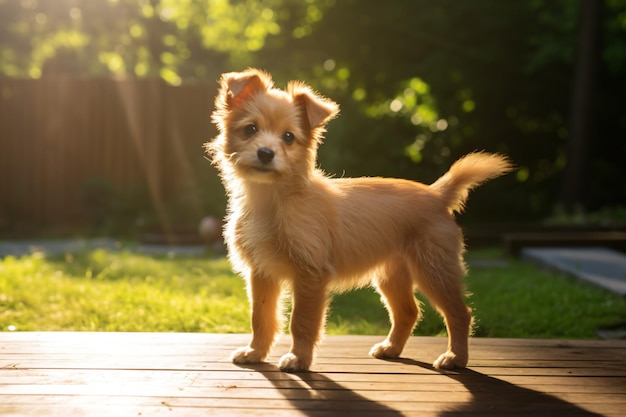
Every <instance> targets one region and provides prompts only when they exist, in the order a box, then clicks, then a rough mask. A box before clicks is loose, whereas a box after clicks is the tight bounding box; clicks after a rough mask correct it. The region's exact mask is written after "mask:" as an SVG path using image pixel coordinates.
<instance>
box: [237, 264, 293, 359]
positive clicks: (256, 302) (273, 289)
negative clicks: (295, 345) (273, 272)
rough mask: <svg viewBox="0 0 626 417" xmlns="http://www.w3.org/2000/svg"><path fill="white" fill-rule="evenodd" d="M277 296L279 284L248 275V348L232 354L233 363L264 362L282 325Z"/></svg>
mask: <svg viewBox="0 0 626 417" xmlns="http://www.w3.org/2000/svg"><path fill="white" fill-rule="evenodd" d="M280 294H281V283H280V281H278V280H275V279H271V278H267V277H265V276H261V275H258V274H255V273H254V272H253V273H251V274H250V279H249V281H248V296H249V298H250V304H251V309H252V317H251V325H252V341H251V342H250V345H249V346H246V347H243V348H240V349H237V350H235V352H233V354H232V356H231V360H232V361H233V362H235V363H258V362H263V361H264V360H265V359H266V358H267V356H268V355H269V353H270V350H271V348H272V345H273V344H274V340H275V338H276V335H277V334H278V332H279V331H280V326H281V322H282V320H281V319H282V316H281V313H282V311H281V308H280Z"/></svg>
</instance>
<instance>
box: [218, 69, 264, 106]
mask: <svg viewBox="0 0 626 417" xmlns="http://www.w3.org/2000/svg"><path fill="white" fill-rule="evenodd" d="M272 85H273V82H272V77H271V76H270V75H269V74H267V73H266V72H263V71H260V70H257V69H247V70H245V71H243V72H229V73H226V74H222V77H221V79H220V91H219V94H218V96H217V99H216V101H215V106H216V107H217V108H218V109H219V110H222V111H224V110H226V111H229V110H232V109H234V108H236V107H238V106H239V105H240V104H241V103H243V102H244V101H245V100H246V99H247V98H249V97H250V96H252V95H253V94H254V93H256V92H258V91H267V90H268V89H270V88H271V87H272Z"/></svg>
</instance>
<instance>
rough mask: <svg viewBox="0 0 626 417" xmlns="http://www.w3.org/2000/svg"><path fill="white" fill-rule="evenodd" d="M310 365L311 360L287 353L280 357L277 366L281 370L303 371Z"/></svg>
mask: <svg viewBox="0 0 626 417" xmlns="http://www.w3.org/2000/svg"><path fill="white" fill-rule="evenodd" d="M310 366H311V360H310V359H309V360H305V359H302V358H301V357H299V356H296V355H294V354H293V353H287V354H286V355H283V357H282V358H280V361H279V362H278V367H279V368H280V370H281V371H283V372H304V371H308V370H309V367H310Z"/></svg>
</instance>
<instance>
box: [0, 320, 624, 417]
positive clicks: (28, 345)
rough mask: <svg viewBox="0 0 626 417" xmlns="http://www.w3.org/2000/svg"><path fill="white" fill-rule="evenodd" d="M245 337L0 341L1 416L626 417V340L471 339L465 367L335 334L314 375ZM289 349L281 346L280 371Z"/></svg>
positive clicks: (24, 337)
mask: <svg viewBox="0 0 626 417" xmlns="http://www.w3.org/2000/svg"><path fill="white" fill-rule="evenodd" d="M248 338H249V336H248V335H215V334H177V333H40V332H35V333H0V415H2V416H56V415H58V416H62V417H74V416H98V417H102V416H115V417H120V416H152V415H165V416H183V415H184V416H186V415H191V416H246V417H254V416H263V417H266V416H271V417H274V416H277V417H282V416H309V417H318V416H319V417H328V416H346V415H353V416H359V417H362V416H386V417H396V416H398V417H399V416H420V417H422V416H470V415H476V416H478V415H480V416H487V415H488V416H504V415H524V416H539V415H541V416H579V415H580V416H587V415H603V416H615V417H617V416H620V417H621V416H624V415H625V414H624V413H625V410H626V341H611V342H607V341H555V340H525V339H524V340H521V339H520V340H518V339H480V338H476V339H472V341H471V356H470V365H469V368H468V369H465V370H461V371H459V372H447V373H442V372H438V371H436V370H434V369H432V368H431V366H430V365H429V363H430V362H431V361H432V360H433V359H435V358H436V357H437V355H438V354H439V353H441V352H442V351H443V349H444V347H445V344H446V340H445V339H444V338H424V337H414V338H412V339H411V340H410V341H409V344H408V346H407V348H406V349H405V352H404V355H403V356H404V357H405V358H406V359H401V360H397V361H382V360H377V359H373V358H370V357H368V356H367V352H368V350H369V347H370V346H371V345H372V344H373V343H375V342H377V341H380V339H381V338H380V337H371V336H367V337H365V336H363V337H361V336H329V337H327V338H326V340H325V342H324V344H323V346H322V349H321V351H320V353H319V357H318V358H317V361H316V363H315V364H314V367H313V370H312V372H308V373H301V374H285V373H282V372H280V371H278V370H277V368H276V367H275V366H274V365H272V364H262V365H259V366H255V367H254V368H242V367H238V366H235V365H233V364H231V363H230V362H229V361H228V356H229V354H230V352H231V350H232V349H233V348H235V347H237V346H240V345H243V344H245V343H247V341H248ZM287 348H288V339H287V337H283V338H282V339H281V340H280V342H279V344H278V346H277V347H276V349H275V354H274V355H273V356H272V357H271V360H272V362H274V363H275V361H276V359H277V358H278V356H279V355H280V354H281V353H284V352H285V351H286V349H287Z"/></svg>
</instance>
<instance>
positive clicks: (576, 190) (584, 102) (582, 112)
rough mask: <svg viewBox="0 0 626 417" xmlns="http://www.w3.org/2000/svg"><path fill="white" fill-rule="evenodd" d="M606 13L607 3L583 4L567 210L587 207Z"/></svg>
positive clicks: (564, 197)
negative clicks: (603, 25) (587, 183)
mask: <svg viewBox="0 0 626 417" xmlns="http://www.w3.org/2000/svg"><path fill="white" fill-rule="evenodd" d="M603 9H604V0H581V11H580V30H579V38H578V56H577V62H576V74H575V78H574V86H573V94H572V107H571V110H570V122H569V124H570V138H569V143H568V146H567V165H566V167H565V175H564V178H563V183H562V187H561V204H563V206H564V207H565V208H566V209H571V208H573V207H574V206H577V205H581V204H583V203H584V183H585V171H586V168H587V166H586V165H587V163H588V160H587V153H588V147H589V144H590V143H591V140H590V139H591V136H592V131H591V130H592V129H591V126H592V124H593V114H594V109H593V105H592V102H593V97H594V93H595V84H596V74H597V67H598V65H599V60H600V53H599V52H600V40H601V33H602V17H603Z"/></svg>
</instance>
